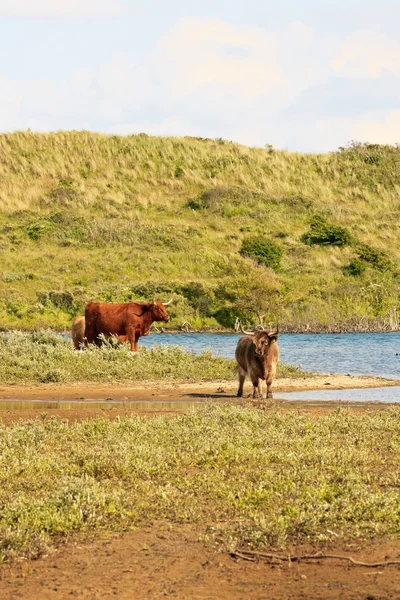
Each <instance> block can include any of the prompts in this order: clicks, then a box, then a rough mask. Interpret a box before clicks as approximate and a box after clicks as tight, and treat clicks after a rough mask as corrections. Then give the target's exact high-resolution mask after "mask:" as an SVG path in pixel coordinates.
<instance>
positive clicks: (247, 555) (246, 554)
mask: <svg viewBox="0 0 400 600" xmlns="http://www.w3.org/2000/svg"><path fill="white" fill-rule="evenodd" d="M231 556H233V557H238V558H242V559H243V560H250V561H253V562H255V561H256V560H257V558H267V559H269V560H278V561H284V562H298V561H300V560H319V559H324V558H330V559H337V560H347V561H349V562H351V563H352V564H353V565H357V566H359V567H387V566H389V565H400V560H385V561H382V562H376V563H366V562H362V561H360V560H355V559H354V558H352V557H351V556H344V555H342V554H325V553H324V552H318V553H317V554H298V555H296V554H295V555H293V556H291V555H290V556H289V555H288V556H284V555H282V554H274V553H271V552H254V551H252V550H239V551H235V552H231Z"/></svg>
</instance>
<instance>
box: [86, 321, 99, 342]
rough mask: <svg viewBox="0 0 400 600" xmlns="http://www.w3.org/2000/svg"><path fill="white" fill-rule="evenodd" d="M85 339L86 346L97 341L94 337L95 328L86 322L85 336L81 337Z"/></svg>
mask: <svg viewBox="0 0 400 600" xmlns="http://www.w3.org/2000/svg"><path fill="white" fill-rule="evenodd" d="M83 339H84V340H86V341H85V345H86V346H87V345H88V344H93V343H97V342H96V339H97V336H96V328H95V327H94V326H93V325H91V324H88V323H86V328H85V337H84V338H83Z"/></svg>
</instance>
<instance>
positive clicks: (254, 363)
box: [235, 327, 279, 398]
mask: <svg viewBox="0 0 400 600" xmlns="http://www.w3.org/2000/svg"><path fill="white" fill-rule="evenodd" d="M240 331H241V332H242V333H244V334H245V337H241V338H240V340H239V341H238V343H237V346H236V351H235V358H236V362H237V364H238V374H239V389H238V392H237V396H238V398H242V397H243V384H244V380H245V378H246V375H247V376H248V377H249V378H250V379H251V381H252V383H253V398H256V397H257V396H258V397H260V398H261V397H262V395H261V389H260V382H259V380H260V379H265V381H266V384H267V393H266V395H265V397H266V398H272V390H271V386H272V380H273V378H274V377H275V373H276V365H277V363H278V359H279V348H278V333H279V331H278V327H277V328H276V331H275V332H273V333H268V332H267V331H256V332H254V333H252V332H249V331H244V330H243V329H242V327H240Z"/></svg>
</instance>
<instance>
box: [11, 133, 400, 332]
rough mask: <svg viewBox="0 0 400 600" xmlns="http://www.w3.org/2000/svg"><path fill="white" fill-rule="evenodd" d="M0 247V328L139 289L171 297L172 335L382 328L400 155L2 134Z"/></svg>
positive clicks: (394, 302) (396, 251) (388, 307)
mask: <svg viewBox="0 0 400 600" xmlns="http://www.w3.org/2000/svg"><path fill="white" fill-rule="evenodd" d="M0 247H1V250H2V252H1V257H2V260H1V266H0V327H1V328H3V329H4V328H21V329H32V328H42V327H51V328H53V329H64V328H66V327H68V326H69V324H70V322H71V319H72V318H73V316H75V315H76V314H81V313H82V311H83V307H84V305H85V303H86V302H87V301H88V300H89V299H97V300H104V301H114V302H117V301H129V300H130V299H139V300H140V299H142V300H148V299H149V298H151V297H152V296H153V293H155V294H156V295H157V298H158V299H160V300H169V299H170V297H171V296H172V295H174V296H175V300H176V302H175V304H174V306H173V307H171V310H170V314H171V316H172V317H173V318H172V321H171V324H170V326H171V327H177V326H179V325H180V324H181V323H182V322H183V321H184V320H188V321H189V322H190V323H191V325H192V326H193V327H195V328H217V327H232V326H233V324H234V322H235V318H236V317H237V316H238V317H240V318H242V319H243V322H244V323H246V324H247V325H249V324H251V323H253V322H257V314H261V315H265V316H264V322H265V323H270V322H271V323H272V322H275V321H277V320H279V322H280V326H281V328H282V329H283V330H286V331H288V330H291V331H304V330H314V331H318V330H319V331H343V330H368V329H370V330H371V329H393V328H397V327H398V324H399V315H400V275H399V260H400V148H399V147H391V146H376V145H373V146H372V145H359V144H352V145H350V146H349V147H347V148H344V149H341V150H339V151H338V152H335V153H331V154H319V155H312V154H307V155H306V154H297V153H288V152H283V151H275V150H274V149H273V148H272V147H269V146H267V147H266V148H265V149H261V148H260V149H256V148H247V147H244V146H240V145H239V144H234V143H231V142H225V141H223V140H219V139H217V140H211V139H197V138H158V137H150V136H147V135H145V134H139V135H132V136H106V135H101V134H93V133H89V132H85V131H83V132H59V133H54V134H36V133H32V132H30V131H27V132H18V133H13V134H4V135H1V136H0ZM251 257H253V258H251Z"/></svg>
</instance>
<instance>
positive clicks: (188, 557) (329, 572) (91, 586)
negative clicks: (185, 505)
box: [0, 523, 400, 600]
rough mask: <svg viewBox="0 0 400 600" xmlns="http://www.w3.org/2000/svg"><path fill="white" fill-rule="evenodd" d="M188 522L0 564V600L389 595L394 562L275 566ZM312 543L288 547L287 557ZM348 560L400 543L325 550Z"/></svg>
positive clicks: (389, 550) (382, 599) (397, 555)
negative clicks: (223, 548) (214, 543)
mask: <svg viewBox="0 0 400 600" xmlns="http://www.w3.org/2000/svg"><path fill="white" fill-rule="evenodd" d="M199 533H200V531H199V529H196V528H195V527H193V526H187V525H185V526H183V525H172V526H171V525H170V524H165V523H155V524H153V525H152V526H150V527H146V528H142V529H140V530H138V531H135V532H133V533H124V534H119V535H112V536H109V537H107V538H105V537H103V538H100V539H99V538H97V539H87V540H83V539H78V538H75V540H74V541H71V542H70V543H68V544H66V545H63V546H60V547H59V549H58V550H57V551H56V552H54V553H53V554H51V555H49V556H47V557H45V558H42V559H39V560H37V561H34V562H33V561H24V562H18V563H14V564H13V565H11V566H5V567H3V568H2V569H0V599H1V600H14V599H16V598H24V599H25V600H39V599H40V600H47V599H49V600H53V599H57V600H64V599H65V600H67V599H69V598H85V599H90V600H91V599H103V598H104V599H107V598H119V599H122V600H125V599H126V600H128V599H129V600H135V599H138V600H140V599H144V598H146V599H153V598H163V597H170V598H179V599H187V600H194V599H197V598H198V599H200V598H201V599H204V600H206V599H207V600H217V599H218V600H220V599H221V600H222V599H229V600H255V599H257V600H261V599H268V600H269V599H271V600H272V599H273V600H298V599H303V600H332V599H346V600H389V599H390V600H392V599H393V600H397V599H398V598H399V597H400V566H397V565H393V566H386V567H374V568H366V567H359V566H354V565H351V564H349V563H347V562H344V561H342V560H336V559H335V560H330V559H319V560H316V561H312V562H311V561H302V562H300V563H294V562H292V563H290V564H289V562H285V563H281V564H277V565H271V564H266V563H265V562H261V561H260V562H248V561H244V560H241V559H237V558H233V557H231V556H230V555H228V554H225V553H224V554H223V553H218V552H215V551H213V550H211V549H208V548H206V547H205V546H204V545H203V544H202V542H201V541H199ZM315 550H316V548H314V549H312V548H307V549H304V548H296V549H295V548H291V554H292V555H293V554H295V553H304V551H307V552H313V551H315ZM325 551H326V552H328V551H329V552H335V553H338V554H342V555H346V556H351V557H353V558H355V559H356V560H361V561H368V562H374V561H376V562H381V561H384V560H385V559H387V557H390V558H391V559H397V560H399V559H400V541H399V540H397V541H391V542H388V541H386V542H382V541H381V542H379V543H374V544H371V543H369V544H360V543H353V544H348V545H340V546H339V545H338V546H336V547H329V548H328V547H326V548H325Z"/></svg>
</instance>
